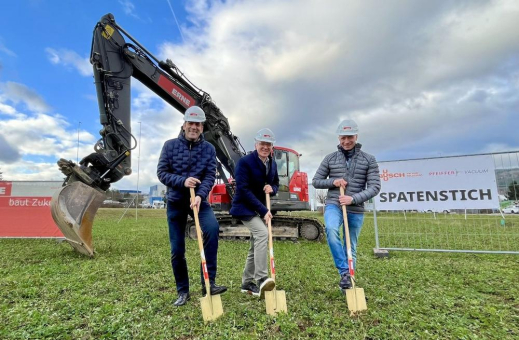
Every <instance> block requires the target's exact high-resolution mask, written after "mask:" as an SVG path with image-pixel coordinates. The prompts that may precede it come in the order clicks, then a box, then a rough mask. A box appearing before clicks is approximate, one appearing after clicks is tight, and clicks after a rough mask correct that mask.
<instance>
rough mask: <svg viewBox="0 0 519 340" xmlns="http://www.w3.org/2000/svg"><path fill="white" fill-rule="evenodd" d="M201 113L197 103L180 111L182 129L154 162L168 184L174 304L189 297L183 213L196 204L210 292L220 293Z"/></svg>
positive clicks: (209, 161) (211, 177)
mask: <svg viewBox="0 0 519 340" xmlns="http://www.w3.org/2000/svg"><path fill="white" fill-rule="evenodd" d="M204 121H205V113H204V111H203V110H202V109H201V108H200V107H198V106H192V107H190V108H188V109H187V110H186V113H185V114H184V125H183V126H182V130H183V131H182V133H181V134H180V135H179V137H178V138H175V139H170V140H168V141H166V143H164V147H163V148H162V152H161V153H160V158H159V164H158V166H157V176H158V178H159V180H160V182H161V183H162V184H164V185H166V186H167V187H168V193H167V201H168V202H167V216H168V226H169V242H170V244H171V266H172V267H173V274H174V276H175V281H176V284H177V292H178V299H177V301H175V303H174V305H175V306H182V305H185V304H186V302H187V301H188V300H189V299H190V296H189V277H188V271H187V263H186V257H185V253H186V245H185V234H186V223H187V215H188V214H189V215H190V216H191V217H193V210H192V209H193V207H194V206H195V205H196V206H197V208H198V211H199V212H198V217H199V219H200V227H201V229H202V232H203V240H204V252H205V256H206V262H207V271H208V272H209V281H210V283H211V295H215V294H221V293H223V292H225V291H226V290H227V287H225V286H217V285H216V284H215V278H216V261H217V251H218V231H219V228H220V227H219V225H218V221H217V220H216V217H215V216H214V213H213V210H212V209H211V206H210V205H209V203H208V202H207V196H208V195H209V192H210V191H211V189H212V187H213V184H214V181H215V178H216V151H215V149H214V146H212V145H211V144H210V143H209V142H207V141H205V140H204V136H203V135H202V132H203V131H204V125H203V122H204ZM189 188H195V194H196V199H195V201H194V202H193V203H191V202H190V195H189ZM200 276H201V283H202V294H203V295H205V294H206V290H205V286H204V276H203V273H202V270H200Z"/></svg>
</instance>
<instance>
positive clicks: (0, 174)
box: [0, 171, 4, 181]
mask: <svg viewBox="0 0 519 340" xmlns="http://www.w3.org/2000/svg"><path fill="white" fill-rule="evenodd" d="M2 174H3V172H2V171H0V181H3V180H4V178H3V177H2Z"/></svg>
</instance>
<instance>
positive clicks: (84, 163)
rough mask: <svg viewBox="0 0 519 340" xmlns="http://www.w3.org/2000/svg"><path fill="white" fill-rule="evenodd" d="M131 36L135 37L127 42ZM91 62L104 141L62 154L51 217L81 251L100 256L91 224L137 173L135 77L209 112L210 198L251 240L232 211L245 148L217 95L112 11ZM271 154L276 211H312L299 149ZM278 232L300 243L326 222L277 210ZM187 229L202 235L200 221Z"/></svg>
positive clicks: (233, 232)
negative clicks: (109, 193)
mask: <svg viewBox="0 0 519 340" xmlns="http://www.w3.org/2000/svg"><path fill="white" fill-rule="evenodd" d="M125 37H126V38H127V39H128V40H129V41H130V42H127V41H126V40H125ZM90 62H91V64H92V66H93V72H94V82H95V86H96V92H97V99H98V104H99V121H100V123H101V125H102V128H101V130H100V132H99V134H100V136H101V138H100V139H99V140H98V141H97V142H96V144H95V145H94V152H93V153H91V154H89V155H88V156H86V157H84V158H82V159H81V161H80V162H79V164H76V163H74V162H72V161H70V160H66V159H63V158H61V159H60V160H59V161H58V162H57V163H58V166H59V169H60V171H61V172H62V173H63V174H64V175H65V180H64V183H63V187H62V188H61V189H60V190H58V191H57V192H56V193H55V194H54V195H53V197H52V200H51V213H52V217H53V219H54V221H55V223H56V225H57V226H58V228H59V229H60V230H61V231H62V233H63V235H64V236H65V239H66V241H67V242H68V243H69V244H70V245H71V246H72V247H73V248H74V249H75V250H77V251H78V252H80V253H82V254H85V255H87V256H93V255H94V248H93V242H92V226H93V222H94V218H95V215H96V213H97V210H98V209H99V207H100V206H101V204H102V203H103V201H104V200H105V192H106V190H108V188H109V187H110V185H112V184H113V183H115V182H117V181H119V180H120V179H122V178H123V177H124V176H129V175H130V174H131V173H132V169H131V154H132V151H133V150H134V149H135V148H136V146H137V140H136V138H135V137H134V136H133V135H132V133H131V124H130V123H131V110H130V106H131V102H130V101H131V93H130V92H131V80H132V77H134V78H135V79H137V80H139V81H140V82H141V83H142V84H143V85H145V86H146V87H148V88H149V89H150V90H151V91H153V92H154V93H155V94H157V95H158V96H159V97H160V98H162V99H163V100H164V101H166V102H167V103H168V104H170V105H171V106H173V107H174V108H175V109H176V110H177V111H179V112H180V113H182V114H184V113H185V111H186V110H187V108H189V107H191V106H193V105H197V106H199V107H201V108H202V109H203V110H204V112H205V114H206V122H205V123H204V137H205V139H206V140H207V141H208V142H210V143H211V144H212V145H214V147H215V149H216V156H217V160H218V167H217V171H218V174H217V175H218V180H217V184H216V185H215V186H214V187H213V190H212V191H211V193H210V195H209V198H208V200H209V202H210V203H211V205H212V207H213V209H214V210H215V211H216V212H217V214H216V215H217V219H218V221H219V223H220V237H221V238H239V239H243V238H248V237H249V236H250V234H249V230H248V229H247V228H246V227H245V226H243V225H242V224H241V223H240V222H239V221H238V220H236V219H234V218H232V216H231V215H229V214H228V210H229V208H230V203H231V202H232V197H233V193H234V189H235V188H234V183H233V180H232V178H233V177H234V172H235V167H236V164H237V162H238V160H239V159H240V158H242V157H243V156H244V155H245V154H246V152H245V150H244V148H243V146H242V145H241V143H240V140H239V138H238V137H237V136H235V135H233V133H232V132H231V130H230V126H229V122H228V120H227V118H226V117H225V116H224V115H223V113H222V111H221V110H220V109H219V108H218V107H217V106H216V104H215V103H214V101H213V100H212V99H211V96H210V95H209V94H208V93H207V92H205V91H203V90H201V89H199V88H198V87H196V86H195V85H194V84H193V83H192V82H191V81H190V80H189V79H188V78H187V77H186V76H185V75H184V74H183V73H182V72H181V71H180V69H179V68H178V67H177V66H176V65H175V64H174V63H173V62H172V61H171V60H170V59H166V61H162V60H159V59H157V58H156V57H155V56H153V55H152V54H151V53H150V52H149V51H147V50H146V48H144V47H143V46H142V45H141V44H140V43H139V42H138V41H137V40H136V39H134V38H133V37H132V36H131V35H130V34H129V33H128V32H126V31H125V30H124V29H123V28H122V27H121V26H119V25H118V24H117V23H116V22H115V18H114V16H113V15H112V14H110V13H109V14H106V15H105V16H103V17H102V18H101V20H100V21H99V22H98V23H97V25H96V26H95V28H94V32H93V38H92V45H91V53H90ZM273 156H274V158H275V159H276V163H277V164H278V172H279V177H280V187H279V190H278V194H277V195H276V197H273V199H272V208H271V210H272V212H273V213H274V214H275V213H276V212H279V211H301V210H309V208H310V207H309V202H308V179H307V175H306V173H304V172H301V171H299V158H300V156H301V155H300V154H299V153H297V152H296V151H294V150H292V149H289V148H284V147H279V146H276V147H275V150H274V151H273ZM272 227H273V236H274V237H276V238H279V239H292V240H296V239H297V238H299V237H302V238H305V239H308V240H319V239H321V238H322V237H323V225H322V223H321V222H320V221H319V220H317V219H314V218H306V217H296V216H291V215H290V214H275V217H274V219H273V221H272ZM186 234H187V235H188V236H191V237H196V235H195V234H196V231H195V229H194V224H193V223H191V224H188V226H187V228H186Z"/></svg>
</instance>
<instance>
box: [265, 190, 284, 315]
mask: <svg viewBox="0 0 519 340" xmlns="http://www.w3.org/2000/svg"><path fill="white" fill-rule="evenodd" d="M266 197H267V209H268V210H270V195H269V194H266ZM268 232H269V254H270V277H271V278H272V280H274V282H275V281H276V267H275V265H274V247H273V245H272V222H271V221H270V220H269V222H268ZM265 307H266V309H267V314H269V315H276V313H278V312H285V313H287V299H286V295H285V291H284V290H276V288H274V289H273V290H271V291H268V292H265Z"/></svg>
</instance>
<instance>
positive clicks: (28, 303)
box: [0, 209, 519, 339]
mask: <svg viewBox="0 0 519 340" xmlns="http://www.w3.org/2000/svg"><path fill="white" fill-rule="evenodd" d="M121 214H122V209H101V210H100V212H99V213H98V216H97V218H96V221H95V227H94V242H95V247H96V251H97V255H96V257H95V258H93V259H88V258H85V257H83V256H81V255H79V254H76V253H74V252H73V251H72V248H71V247H70V246H69V245H68V244H66V243H57V242H55V241H53V240H20V239H17V240H5V239H4V240H0V320H1V323H0V338H2V339H41V338H51V339H110V338H113V339H201V338H208V339H226V338H229V339H255V338H262V339H265V338H272V339H274V338H276V339H278V338H279V339H297V338H316V339H517V338H519V256H517V255H488V254H456V253H417V252H392V253H391V258H390V259H383V260H381V259H376V258H374V256H373V252H372V248H373V247H374V245H375V242H374V234H373V231H374V228H373V222H372V219H371V218H368V217H367V218H366V221H365V225H364V229H363V232H362V235H361V240H360V245H359V258H358V271H357V275H358V285H359V286H360V287H362V288H364V289H365V291H366V295H367V296H368V299H369V300H368V311H367V312H366V313H365V314H364V315H361V316H359V317H354V318H352V317H350V316H349V313H348V311H347V307H346V302H345V298H344V297H343V295H342V294H341V293H340V291H339V289H338V286H337V283H338V279H339V277H338V275H337V273H336V271H335V268H334V266H333V261H332V259H331V255H330V253H329V250H328V246H327V244H326V243H325V242H322V243H318V242H313V243H312V242H304V241H302V242H299V243H292V242H290V241H284V242H276V243H275V253H276V259H277V262H276V266H277V283H278V289H283V290H285V291H286V294H287V304H288V311H289V313H288V314H287V315H280V316H278V317H275V318H274V317H270V316H267V315H266V314H265V304H264V302H263V301H260V300H257V299H254V298H252V297H250V296H245V295H243V294H241V293H240V292H239V285H240V278H241V272H242V270H243V265H244V261H245V256H246V252H247V249H248V242H245V241H222V242H220V249H219V271H218V278H217V282H218V283H219V284H225V285H227V286H228V287H229V291H228V292H227V293H225V294H224V295H222V301H223V305H224V311H225V314H224V316H223V317H221V318H220V319H218V320H217V321H216V322H213V323H210V324H204V323H203V321H202V316H201V312H200V305H199V302H198V298H199V297H201V294H200V286H199V283H198V282H199V276H198V275H199V260H200V259H199V254H198V248H197V244H196V242H195V241H192V240H189V241H188V250H187V254H186V256H187V258H188V265H189V270H190V279H191V285H192V300H191V301H190V303H189V304H188V305H187V306H185V307H182V308H176V307H174V306H173V305H172V302H173V301H174V300H175V298H176V296H177V294H176V291H175V283H174V280H173V275H172V273H171V267H170V260H169V243H168V236H167V226H166V219H165V211H164V210H140V211H139V219H138V221H136V220H135V212H133V213H131V214H127V215H126V216H125V217H124V218H123V219H122V221H121V222H120V223H117V220H118V219H119V217H120V216H121ZM316 216H318V215H316ZM515 249H516V250H517V245H516V247H515Z"/></svg>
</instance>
